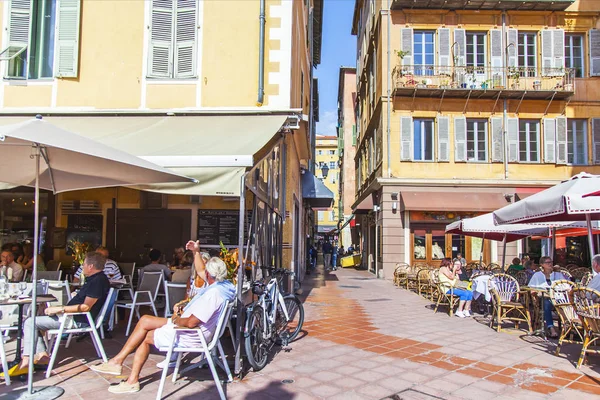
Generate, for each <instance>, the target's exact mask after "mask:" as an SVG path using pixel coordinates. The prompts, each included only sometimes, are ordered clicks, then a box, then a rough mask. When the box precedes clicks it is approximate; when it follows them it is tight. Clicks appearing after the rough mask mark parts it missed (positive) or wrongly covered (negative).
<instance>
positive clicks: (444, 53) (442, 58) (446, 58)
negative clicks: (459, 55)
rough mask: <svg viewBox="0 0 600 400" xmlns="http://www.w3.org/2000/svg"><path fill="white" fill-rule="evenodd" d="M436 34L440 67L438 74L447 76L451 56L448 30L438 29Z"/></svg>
mask: <svg viewBox="0 0 600 400" xmlns="http://www.w3.org/2000/svg"><path fill="white" fill-rule="evenodd" d="M437 34H438V35H437V36H438V38H437V39H438V40H437V46H438V65H439V66H440V70H439V72H438V73H441V74H449V73H450V68H449V67H450V65H452V54H450V46H451V43H450V29H449V28H438V30H437Z"/></svg>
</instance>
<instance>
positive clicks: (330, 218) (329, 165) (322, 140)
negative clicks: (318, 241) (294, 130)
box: [315, 136, 343, 235]
mask: <svg viewBox="0 0 600 400" xmlns="http://www.w3.org/2000/svg"><path fill="white" fill-rule="evenodd" d="M316 143H317V144H316V149H315V152H316V154H315V175H316V176H317V178H319V179H320V180H321V182H323V184H324V185H325V186H326V187H327V189H329V190H331V192H332V193H333V196H334V198H333V204H332V206H331V208H329V209H326V210H318V211H317V226H318V229H317V232H318V233H320V234H321V235H323V234H328V233H330V232H333V231H335V230H336V229H337V228H338V227H339V226H338V223H339V221H340V220H341V219H343V215H340V209H339V203H340V191H339V182H340V167H339V149H338V138H337V136H317V142H316ZM332 234H333V235H337V233H332Z"/></svg>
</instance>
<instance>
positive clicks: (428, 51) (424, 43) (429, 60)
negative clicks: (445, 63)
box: [412, 31, 435, 75]
mask: <svg viewBox="0 0 600 400" xmlns="http://www.w3.org/2000/svg"><path fill="white" fill-rule="evenodd" d="M434 38H435V32H433V31H415V32H414V36H413V47H414V50H413V52H412V55H413V64H414V66H415V70H414V71H415V75H433V73H434V71H433V66H434V64H435V62H434V59H435V46H434V41H435V40H434Z"/></svg>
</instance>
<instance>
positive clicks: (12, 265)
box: [0, 250, 24, 282]
mask: <svg viewBox="0 0 600 400" xmlns="http://www.w3.org/2000/svg"><path fill="white" fill-rule="evenodd" d="M0 265H1V266H2V267H6V268H5V270H6V271H5V274H6V276H7V277H8V278H9V279H10V280H11V281H12V282H21V281H22V280H23V273H24V271H23V267H22V266H21V265H20V264H18V263H17V262H15V256H14V254H13V253H12V252H11V251H10V250H4V251H3V252H2V253H0ZM9 270H10V272H9Z"/></svg>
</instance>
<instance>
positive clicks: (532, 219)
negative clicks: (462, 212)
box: [494, 172, 600, 255]
mask: <svg viewBox="0 0 600 400" xmlns="http://www.w3.org/2000/svg"><path fill="white" fill-rule="evenodd" d="M599 195H600V175H590V174H587V173H585V172H582V173H580V174H578V175H575V176H574V177H572V178H571V179H569V180H566V181H564V182H561V183H559V184H558V185H555V186H553V187H551V188H548V189H546V190H544V191H542V192H539V193H536V194H534V195H532V196H530V197H527V198H526V199H523V200H521V201H518V202H516V203H513V204H510V205H508V206H506V207H503V208H501V209H499V210H496V211H494V222H495V223H496V224H515V223H540V222H542V223H544V222H553V221H586V223H587V229H588V241H589V245H590V253H591V255H593V254H594V242H593V237H592V220H598V219H600V197H598V196H599Z"/></svg>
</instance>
